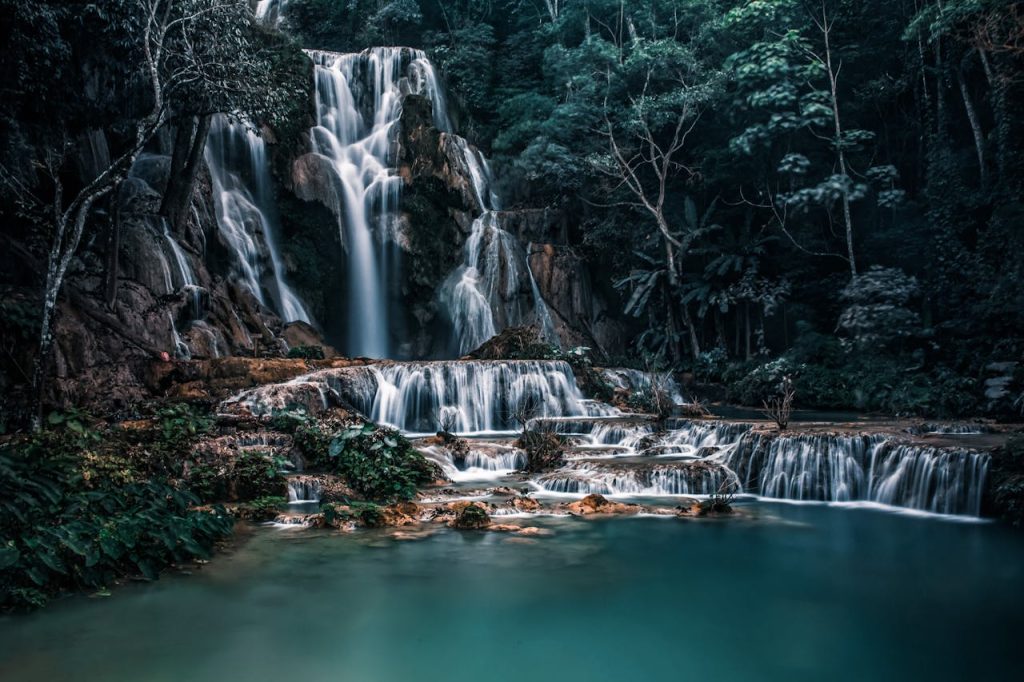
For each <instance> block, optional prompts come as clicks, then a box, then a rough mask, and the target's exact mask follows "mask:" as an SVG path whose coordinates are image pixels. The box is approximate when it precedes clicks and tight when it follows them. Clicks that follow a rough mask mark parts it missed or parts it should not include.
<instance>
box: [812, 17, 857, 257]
mask: <svg viewBox="0 0 1024 682" xmlns="http://www.w3.org/2000/svg"><path fill="white" fill-rule="evenodd" d="M820 26H821V33H822V35H823V36H824V38H825V67H826V69H827V70H828V83H829V91H830V93H831V97H832V124H833V126H834V128H835V145H836V160H837V162H838V164H839V172H840V174H841V175H842V176H843V178H845V179H846V180H847V181H849V179H850V174H849V172H848V169H847V167H846V152H845V151H844V149H843V127H842V124H841V123H840V119H839V74H838V72H837V71H836V69H835V68H834V66H833V64H832V43H831V38H830V35H831V33H832V24H830V23H829V20H828V13H827V12H826V8H825V4H824V3H822V5H821V25H820ZM843 224H844V225H845V227H846V258H847V260H848V261H849V262H850V275H851V276H853V277H856V276H857V259H856V258H855V257H854V252H853V214H852V211H851V210H850V188H849V187H848V186H844V187H843Z"/></svg>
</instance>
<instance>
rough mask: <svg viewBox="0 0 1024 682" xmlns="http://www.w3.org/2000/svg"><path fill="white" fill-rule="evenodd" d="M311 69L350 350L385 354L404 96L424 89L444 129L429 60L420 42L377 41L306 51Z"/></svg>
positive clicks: (313, 143)
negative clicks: (344, 284)
mask: <svg viewBox="0 0 1024 682" xmlns="http://www.w3.org/2000/svg"><path fill="white" fill-rule="evenodd" d="M307 54H308V55H309V57H310V58H311V59H312V60H313V64H314V70H315V82H314V86H315V93H316V125H315V126H314V127H313V128H312V130H310V147H311V150H312V152H313V153H314V154H316V155H318V156H319V157H321V158H323V159H325V160H326V162H327V163H326V164H325V165H326V166H327V168H329V169H330V171H329V172H330V174H331V175H332V178H331V181H332V184H333V191H332V192H330V193H331V194H332V195H333V196H332V197H331V198H332V200H333V203H334V205H333V206H332V208H333V210H334V213H335V215H337V216H338V223H339V230H340V236H341V242H342V244H343V245H344V248H345V251H346V263H347V267H346V271H347V273H348V292H349V296H348V305H349V314H348V322H349V325H348V326H349V331H350V338H349V341H348V345H349V348H348V349H347V350H348V353H349V354H350V355H359V356H368V357H377V358H382V357H387V355H388V351H389V341H388V329H389V315H388V308H389V305H388V304H389V301H388V283H389V282H390V281H392V279H393V277H394V276H395V274H396V273H395V272H394V270H395V261H397V260H398V256H399V250H398V248H397V244H396V241H397V239H396V238H397V235H396V234H394V224H395V217H396V211H397V208H398V197H399V191H400V189H401V186H402V179H401V178H400V177H399V176H398V175H397V173H396V169H395V152H394V145H395V135H396V133H397V123H398V120H399V118H400V117H401V114H402V98H403V97H404V96H405V95H406V94H409V93H416V94H424V95H425V96H427V97H428V98H429V99H430V100H431V104H432V106H433V112H434V121H435V125H437V126H438V127H439V128H441V129H447V127H448V125H449V123H448V120H447V107H446V105H445V103H444V98H443V95H442V92H441V88H440V83H439V80H438V78H437V74H436V73H435V72H434V68H433V66H432V65H431V64H430V62H429V60H427V58H426V55H425V54H424V53H423V52H422V51H420V50H412V49H409V48H403V47H375V48H371V49H368V50H365V51H363V52H359V53H354V54H338V53H334V52H321V51H308V52H307Z"/></svg>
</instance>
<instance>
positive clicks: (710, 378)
mask: <svg viewBox="0 0 1024 682" xmlns="http://www.w3.org/2000/svg"><path fill="white" fill-rule="evenodd" d="M728 360H729V355H728V353H726V352H725V349H724V348H713V349H711V350H709V351H705V352H703V353H701V354H700V355H698V356H697V360H696V361H695V362H694V364H693V373H694V375H695V376H696V378H697V380H698V381H701V382H703V383H706V384H710V383H712V382H715V381H721V380H722V376H723V374H724V373H725V368H726V365H727V364H728Z"/></svg>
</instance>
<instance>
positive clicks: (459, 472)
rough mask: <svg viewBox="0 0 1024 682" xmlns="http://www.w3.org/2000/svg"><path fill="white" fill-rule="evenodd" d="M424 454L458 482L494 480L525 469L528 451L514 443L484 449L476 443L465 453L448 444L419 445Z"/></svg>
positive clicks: (449, 477) (446, 474)
mask: <svg viewBox="0 0 1024 682" xmlns="http://www.w3.org/2000/svg"><path fill="white" fill-rule="evenodd" d="M420 452H422V453H423V454H424V455H426V456H427V457H429V458H430V459H431V460H433V461H434V462H436V463H437V464H438V465H439V466H440V467H441V470H442V471H443V472H444V475H445V476H446V477H447V478H448V479H450V480H452V481H455V482H456V483H460V482H464V481H494V480H498V479H501V478H504V477H506V476H508V475H509V474H511V473H513V472H515V471H517V470H519V469H523V468H524V467H525V466H526V454H525V453H524V452H523V451H522V450H518V449H516V448H514V447H511V446H495V445H491V446H489V450H488V451H483V450H481V449H479V448H477V447H474V444H471V445H470V449H469V451H468V452H465V453H461V454H458V453H453V452H452V451H451V450H449V449H448V448H445V447H443V446H439V445H431V446H427V447H423V448H421V449H420Z"/></svg>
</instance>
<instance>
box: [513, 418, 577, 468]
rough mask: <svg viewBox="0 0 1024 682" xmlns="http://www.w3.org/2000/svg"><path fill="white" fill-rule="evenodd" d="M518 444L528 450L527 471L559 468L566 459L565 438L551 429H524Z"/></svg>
mask: <svg viewBox="0 0 1024 682" xmlns="http://www.w3.org/2000/svg"><path fill="white" fill-rule="evenodd" d="M516 445H517V446H518V447H520V448H522V449H523V450H524V451H525V452H526V471H528V472H531V473H537V472H541V471H550V470H551V469H557V468H558V467H560V466H561V465H562V462H563V460H564V459H565V439H564V438H562V436H560V435H559V434H557V433H555V432H554V431H551V430H537V429H524V430H523V432H522V434H520V436H519V440H518V441H517V442H516Z"/></svg>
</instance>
